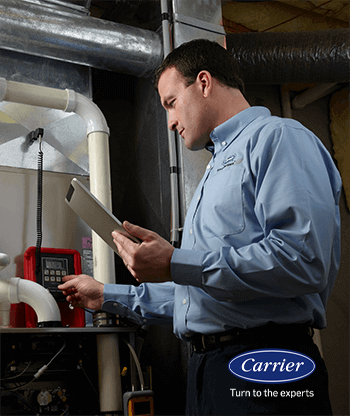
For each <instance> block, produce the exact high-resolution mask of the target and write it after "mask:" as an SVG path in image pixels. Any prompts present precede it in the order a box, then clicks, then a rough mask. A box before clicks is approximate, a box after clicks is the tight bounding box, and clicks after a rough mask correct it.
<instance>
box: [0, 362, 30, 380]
mask: <svg viewBox="0 0 350 416" xmlns="http://www.w3.org/2000/svg"><path fill="white" fill-rule="evenodd" d="M12 363H13V361H12V362H11V363H10V364H8V366H9V365H11V364H12ZM31 363H32V362H31V361H29V363H28V365H27V367H26V368H25V369H24V370H23V371H22V372H21V373H20V374H17V375H16V376H12V377H5V378H1V379H0V380H1V381H6V380H13V379H14V378H18V377H20V376H21V375H22V374H24V373H25V372H26V371H27V370H28V368H29V366H30V365H31ZM8 366H7V367H8Z"/></svg>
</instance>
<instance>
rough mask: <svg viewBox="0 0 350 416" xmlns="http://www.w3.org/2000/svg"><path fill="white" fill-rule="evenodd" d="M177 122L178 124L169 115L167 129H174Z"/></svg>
mask: <svg viewBox="0 0 350 416" xmlns="http://www.w3.org/2000/svg"><path fill="white" fill-rule="evenodd" d="M177 124H178V123H177V121H175V120H174V119H173V118H170V117H169V120H168V127H169V130H172V131H175V130H176V126H177Z"/></svg>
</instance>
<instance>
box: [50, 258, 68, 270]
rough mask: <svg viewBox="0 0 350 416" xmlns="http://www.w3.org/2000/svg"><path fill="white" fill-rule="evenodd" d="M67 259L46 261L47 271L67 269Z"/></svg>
mask: <svg viewBox="0 0 350 416" xmlns="http://www.w3.org/2000/svg"><path fill="white" fill-rule="evenodd" d="M66 261H67V260H66V259H63V260H58V259H45V265H46V267H45V268H46V269H65V268H66Z"/></svg>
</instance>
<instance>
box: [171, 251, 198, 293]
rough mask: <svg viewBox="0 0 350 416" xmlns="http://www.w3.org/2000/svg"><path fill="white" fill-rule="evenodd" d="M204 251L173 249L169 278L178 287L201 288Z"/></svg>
mask: <svg viewBox="0 0 350 416" xmlns="http://www.w3.org/2000/svg"><path fill="white" fill-rule="evenodd" d="M204 255H205V252H204V251H195V250H184V249H178V248H177V249H175V250H174V252H173V255H172V257H171V263H170V267H171V277H172V279H173V281H174V282H175V283H177V284H179V285H185V286H197V287H202V267H203V266H202V265H203V258H204Z"/></svg>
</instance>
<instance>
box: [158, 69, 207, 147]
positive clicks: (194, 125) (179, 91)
mask: <svg viewBox="0 0 350 416" xmlns="http://www.w3.org/2000/svg"><path fill="white" fill-rule="evenodd" d="M158 92H159V95H160V99H161V102H162V105H163V107H164V108H165V109H166V110H167V111H168V114H169V123H168V127H169V129H170V130H177V131H178V132H179V134H180V135H181V136H182V138H183V139H184V140H185V146H186V147H187V148H188V149H190V150H201V149H203V148H204V146H206V145H207V144H208V143H209V141H210V136H209V134H210V132H211V131H212V128H211V127H210V122H209V114H210V112H209V114H208V109H207V106H206V100H205V99H204V98H203V93H202V92H203V85H202V84H201V82H200V80H199V79H198V78H197V80H196V81H195V83H194V84H192V85H190V86H189V87H186V84H185V79H184V77H183V76H182V75H181V74H180V72H178V71H177V69H176V68H168V69H166V70H165V71H164V72H163V74H162V75H161V77H160V79H159V82H158Z"/></svg>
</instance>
